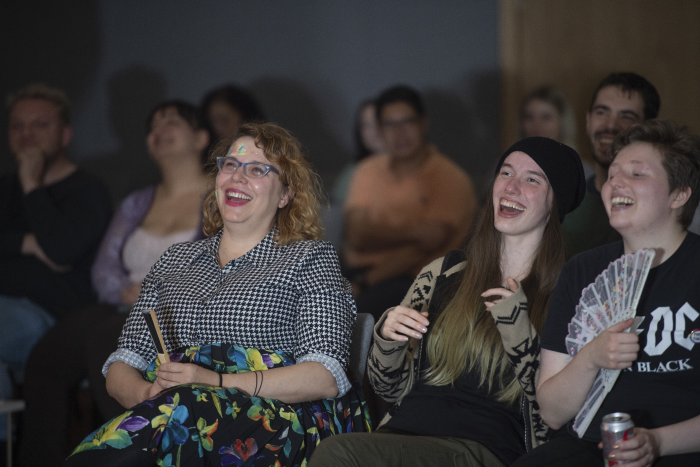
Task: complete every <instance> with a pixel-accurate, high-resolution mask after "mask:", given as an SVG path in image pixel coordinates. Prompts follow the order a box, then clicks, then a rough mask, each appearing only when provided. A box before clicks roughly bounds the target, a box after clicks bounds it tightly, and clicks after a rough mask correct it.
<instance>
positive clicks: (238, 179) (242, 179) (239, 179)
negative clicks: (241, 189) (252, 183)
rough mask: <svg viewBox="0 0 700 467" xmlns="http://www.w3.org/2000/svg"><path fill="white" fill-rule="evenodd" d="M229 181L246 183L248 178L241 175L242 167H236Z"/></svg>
mask: <svg viewBox="0 0 700 467" xmlns="http://www.w3.org/2000/svg"><path fill="white" fill-rule="evenodd" d="M231 180H233V181H234V182H238V183H246V182H247V181H248V177H246V176H245V174H244V173H243V166H242V165H241V166H238V168H237V169H236V170H235V171H234V172H233V173H232V174H231Z"/></svg>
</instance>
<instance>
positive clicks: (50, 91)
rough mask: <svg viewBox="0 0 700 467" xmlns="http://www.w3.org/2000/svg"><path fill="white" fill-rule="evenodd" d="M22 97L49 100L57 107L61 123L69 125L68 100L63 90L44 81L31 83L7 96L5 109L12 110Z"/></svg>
mask: <svg viewBox="0 0 700 467" xmlns="http://www.w3.org/2000/svg"><path fill="white" fill-rule="evenodd" d="M24 99H41V100H45V101H48V102H51V103H52V104H53V105H55V106H56V107H57V108H58V118H59V119H60V120H61V123H63V124H64V125H70V101H69V100H68V96H67V95H66V93H65V92H64V91H63V90H61V89H58V88H54V87H51V86H48V85H46V84H44V83H32V84H30V85H28V86H25V87H23V88H21V89H18V90H16V91H15V92H13V93H11V94H10V95H9V96H7V110H9V111H10V112H12V109H13V108H14V107H15V105H17V102H19V101H21V100H24Z"/></svg>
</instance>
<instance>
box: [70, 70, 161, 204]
mask: <svg viewBox="0 0 700 467" xmlns="http://www.w3.org/2000/svg"><path fill="white" fill-rule="evenodd" d="M165 89H166V82H165V78H164V77H163V75H162V74H161V73H159V72H157V71H154V70H151V69H148V68H145V67H131V68H127V69H124V70H121V71H119V72H116V73H114V74H113V75H112V76H111V77H110V78H109V82H108V90H109V118H110V122H111V124H112V128H113V130H114V132H115V134H116V136H117V139H118V140H119V149H118V150H117V152H116V153H114V154H103V155H98V156H95V157H94V158H91V159H89V160H87V161H85V162H84V163H83V164H82V166H83V168H84V169H86V170H87V171H89V172H91V173H93V174H95V175H97V176H99V177H101V178H102V179H103V180H104V181H105V182H106V183H107V186H108V187H109V190H110V193H111V194H112V200H113V201H114V203H115V206H116V205H118V204H119V203H121V202H122V201H123V200H124V198H125V197H126V196H127V195H128V194H129V193H131V192H132V191H134V190H137V189H139V188H143V187H145V186H147V185H150V184H153V183H156V182H158V180H159V178H160V174H159V172H158V167H157V166H156V164H155V163H154V162H153V161H152V160H151V158H150V157H149V156H148V152H147V149H146V134H147V131H146V119H147V117H148V114H149V113H150V112H151V110H152V109H153V107H155V106H156V105H157V104H159V103H160V102H162V101H163V100H165Z"/></svg>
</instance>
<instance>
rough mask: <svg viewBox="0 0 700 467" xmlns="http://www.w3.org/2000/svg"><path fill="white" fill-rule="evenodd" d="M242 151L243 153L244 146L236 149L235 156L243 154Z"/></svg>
mask: <svg viewBox="0 0 700 467" xmlns="http://www.w3.org/2000/svg"><path fill="white" fill-rule="evenodd" d="M243 151H245V144H241V145H240V146H239V147H238V151H236V154H237V155H240V154H243Z"/></svg>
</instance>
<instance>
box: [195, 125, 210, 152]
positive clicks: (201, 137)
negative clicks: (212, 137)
mask: <svg viewBox="0 0 700 467" xmlns="http://www.w3.org/2000/svg"><path fill="white" fill-rule="evenodd" d="M196 144H197V149H198V150H199V151H200V152H201V151H204V150H205V149H206V148H207V146H209V132H208V131H207V130H197V136H196Z"/></svg>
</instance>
